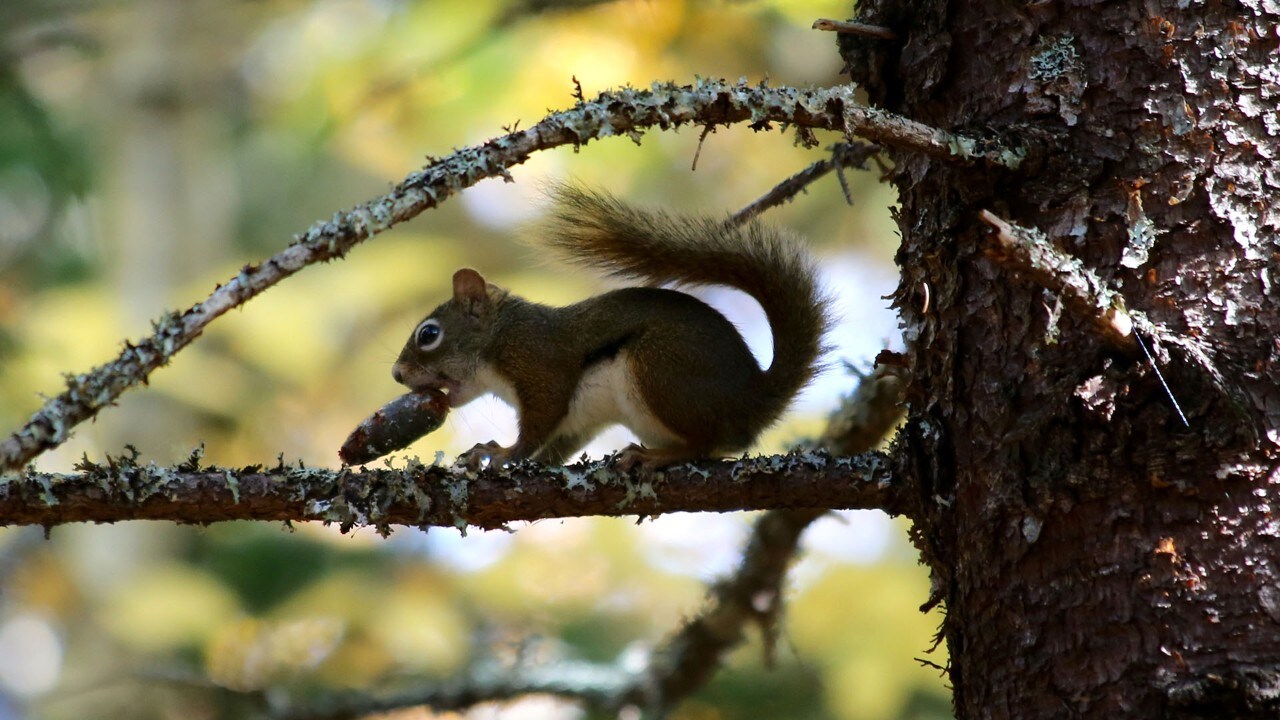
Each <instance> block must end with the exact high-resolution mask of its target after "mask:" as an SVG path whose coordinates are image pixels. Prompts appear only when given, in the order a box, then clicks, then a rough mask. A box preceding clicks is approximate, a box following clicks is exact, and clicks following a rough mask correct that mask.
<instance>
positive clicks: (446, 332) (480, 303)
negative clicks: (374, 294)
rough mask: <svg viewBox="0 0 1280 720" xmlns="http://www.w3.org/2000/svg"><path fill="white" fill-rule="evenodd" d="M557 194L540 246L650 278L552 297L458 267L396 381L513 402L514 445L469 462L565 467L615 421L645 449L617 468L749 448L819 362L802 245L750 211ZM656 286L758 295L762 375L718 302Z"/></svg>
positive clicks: (819, 336)
mask: <svg viewBox="0 0 1280 720" xmlns="http://www.w3.org/2000/svg"><path fill="white" fill-rule="evenodd" d="M552 195H553V199H554V203H553V209H552V211H551V213H550V217H549V219H548V221H547V222H546V223H545V224H544V225H543V226H542V227H541V228H540V233H539V236H538V237H537V238H536V239H535V242H536V243H537V244H540V245H542V246H545V247H547V248H550V249H552V250H555V251H558V252H560V253H563V254H564V255H566V256H567V257H568V258H569V259H570V260H572V261H573V262H575V263H577V264H579V265H583V266H586V267H589V268H593V269H596V270H602V271H604V272H605V273H607V274H611V275H616V276H622V277H630V278H638V279H641V280H643V281H645V282H647V283H649V285H650V286H647V287H627V288H622V289H619V290H613V291H610V292H606V293H604V294H602V295H597V296H595V297H591V298H588V299H586V300H583V301H581V302H578V303H575V304H572V305H568V306H565V307H549V306H546V305H540V304H538V303H533V302H529V301H527V300H525V299H523V298H520V297H517V296H515V295H513V294H511V293H509V292H507V291H506V290H503V289H502V288H500V287H498V286H496V285H494V284H493V283H489V282H486V281H485V279H484V278H483V277H482V276H481V275H480V273H478V272H476V271H475V270H472V269H469V268H463V269H461V270H458V271H457V272H456V273H455V274H454V276H453V297H452V298H451V299H449V300H447V301H445V302H444V303H443V304H441V305H440V306H439V307H437V308H436V309H435V310H433V311H432V312H431V314H430V315H428V316H427V317H426V318H425V319H424V320H423V321H422V322H420V323H419V324H418V325H417V327H416V328H414V330H413V333H412V334H411V335H410V336H409V340H408V342H406V343H405V346H404V349H403V350H401V351H400V356H399V358H398V359H397V360H396V363H395V366H394V368H393V369H392V376H393V377H394V378H395V380H396V382H399V383H402V384H404V385H406V386H408V387H409V388H411V389H413V390H415V391H425V390H444V391H445V392H447V393H448V403H449V406H450V407H459V406H461V405H465V404H467V403H469V402H471V401H472V400H474V399H475V398H477V397H479V396H481V395H483V394H485V393H493V394H494V395H496V396H497V397H499V398H501V399H502V400H503V401H505V402H507V403H509V404H510V405H512V406H513V407H515V409H516V411H517V414H518V416H519V424H520V430H519V436H518V439H517V440H516V442H515V444H514V445H512V446H511V447H501V446H499V445H498V444H497V443H496V442H490V443H485V444H481V445H477V446H476V447H475V448H473V449H472V450H470V451H468V452H467V453H465V454H464V455H463V457H462V460H463V461H465V462H469V463H472V464H478V462H479V461H480V460H482V459H483V458H484V457H489V458H490V461H491V462H492V463H494V464H501V463H504V462H507V461H516V460H524V459H533V460H536V461H539V462H542V463H545V464H560V463H563V462H564V461H565V459H566V458H568V457H570V456H572V455H573V454H574V453H575V452H576V451H578V450H579V449H580V448H581V447H582V446H583V445H584V444H586V443H587V442H588V441H589V440H591V438H592V437H594V436H595V435H596V434H597V433H599V432H600V431H601V430H603V429H604V428H606V427H608V426H610V425H614V424H619V425H623V426H624V427H626V428H628V429H629V430H631V431H632V432H633V433H635V435H636V436H637V437H639V439H640V441H641V443H643V445H641V446H636V445H632V446H631V447H629V448H627V449H626V450H624V451H623V453H622V455H621V456H620V458H619V463H620V464H621V465H623V466H624V467H628V468H629V467H631V466H633V465H637V464H639V465H642V466H645V467H651V468H655V467H662V466H665V465H670V464H674V463H679V462H684V461H688V460H694V459H698V458H706V457H713V456H725V455H728V454H731V453H736V452H740V451H742V450H744V449H746V448H747V447H748V446H749V445H751V444H752V443H753V442H754V441H755V439H756V437H757V436H758V435H759V434H760V433H761V431H763V430H764V429H765V428H766V427H768V426H769V425H771V424H772V423H773V422H774V421H776V420H777V419H778V417H779V416H780V415H781V414H782V413H783V412H784V411H785V410H786V408H787V405H788V404H790V402H791V400H792V399H793V398H794V397H795V396H796V394H797V393H798V392H799V391H800V389H801V388H803V387H804V386H805V385H806V384H807V383H808V382H809V381H810V380H811V379H812V378H813V376H814V374H815V373H816V371H817V367H818V358H819V355H820V354H821V352H822V349H823V345H822V342H823V335H824V334H825V332H826V330H827V327H828V325H829V322H830V320H829V309H828V305H829V301H828V299H827V298H826V296H825V295H824V294H823V292H822V291H821V290H820V289H819V287H818V282H817V279H816V274H815V271H814V267H813V263H812V261H811V260H810V258H809V256H808V254H807V253H806V252H805V251H804V249H803V248H802V247H801V246H800V245H799V244H798V243H797V242H796V241H794V240H792V239H790V238H788V237H786V236H784V235H783V234H781V233H780V232H778V231H777V230H774V229H771V228H769V227H767V226H765V225H763V224H761V223H759V222H756V221H751V222H748V223H746V224H743V225H731V224H729V223H727V222H726V221H724V220H720V219H714V218H704V217H689V216H682V215H674V214H669V213H666V212H661V211H656V212H655V211H645V210H640V209H637V208H634V207H631V206H629V205H626V204H624V203H623V202H621V201H619V200H617V199H615V198H613V197H612V196H610V195H607V194H604V193H601V192H595V191H590V190H584V189H581V188H577V187H572V186H559V187H557V188H556V189H554V190H553V191H552ZM667 282H680V283H696V284H717V285H728V286H730V287H734V288H738V289H739V290H742V291H744V292H746V293H747V294H749V295H751V296H752V297H754V298H755V299H756V300H757V301H758V302H759V303H760V305H761V307H763V308H764V312H765V315H766V316H767V318H768V320H769V326H770V328H771V330H772V332H773V361H772V363H771V364H770V366H769V369H768V370H762V369H761V368H760V366H759V365H758V364H757V363H756V360H755V358H754V357H753V356H752V355H751V351H750V350H748V349H747V344H746V343H745V342H744V341H743V339H742V336H741V335H739V334H738V331H737V329H735V328H734V326H733V325H732V324H731V323H730V322H729V321H728V320H727V319H726V318H725V317H724V316H723V315H721V314H720V313H719V312H717V311H716V310H714V309H712V308H711V307H710V306H708V305H707V304H706V303H704V302H702V301H701V300H698V299H697V298H694V297H693V296H691V295H688V294H686V293H682V292H679V291H676V290H668V289H664V288H659V287H653V286H655V285H659V284H661V283H667Z"/></svg>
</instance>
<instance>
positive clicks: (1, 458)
mask: <svg viewBox="0 0 1280 720" xmlns="http://www.w3.org/2000/svg"><path fill="white" fill-rule="evenodd" d="M739 122H747V123H749V124H750V126H751V127H753V128H756V129H766V128H769V127H771V126H772V124H773V123H785V124H787V125H794V126H798V127H802V128H822V129H827V130H843V131H844V132H845V133H847V134H861V135H863V136H865V137H867V138H869V139H872V140H876V141H880V142H885V143H892V144H894V145H898V146H901V147H904V148H908V149H915V150H918V151H920V152H925V153H930V154H935V155H941V156H945V157H950V158H954V159H958V160H963V161H968V160H984V161H986V162H990V163H995V164H1001V165H1006V166H1010V167H1016V164H1017V163H1016V161H1017V159H1018V158H1019V152H1018V151H1015V150H1009V149H1005V148H986V149H982V148H981V146H980V144H979V143H978V142H977V141H975V140H972V139H969V138H964V137H961V136H958V135H954V134H951V133H947V132H944V131H942V130H938V129H935V128H931V127H928V126H927V125H923V124H921V123H917V122H914V121H912V120H908V119H906V118H903V117H900V116H896V115H893V114H891V113H887V112H884V111H881V110H876V109H872V108H867V107H864V106H860V105H858V104H857V103H856V101H855V100H854V98H853V88H852V87H851V86H840V87H834V88H823V89H818V90H810V91H802V90H797V89H795V88H790V87H780V88H771V87H765V86H763V85H758V86H750V85H747V84H745V83H737V84H730V83H726V82H723V81H710V80H703V81H699V82H698V83H697V84H696V85H692V86H690V85H675V84H673V83H655V84H654V85H653V86H652V88H650V89H648V90H637V89H633V88H624V89H621V90H612V91H607V92H603V93H601V94H600V95H598V96H597V97H596V98H595V99H594V100H592V101H590V102H585V103H578V104H577V105H575V106H574V107H573V108H571V109H569V110H564V111H561V112H554V113H551V114H550V115H548V116H546V117H545V118H543V119H542V120H541V121H540V122H538V123H537V124H535V125H533V126H532V127H530V128H529V129H527V130H520V131H515V132H511V133H508V134H506V135H503V136H501V137H498V138H495V139H493V140H490V141H488V142H486V143H483V144H480V145H475V146H472V147H469V148H464V149H462V150H458V151H456V152H454V153H452V154H451V155H449V156H447V157H445V158H442V159H439V160H436V161H434V162H432V163H431V164H430V165H428V166H426V167H425V168H424V169H422V170H420V171H416V172H413V173H411V174H410V175H409V176H408V177H406V178H405V179H404V180H402V181H401V182H400V184H399V185H397V186H396V187H395V188H394V189H392V191H391V192H389V193H387V194H386V195H383V196H381V197H378V198H375V199H373V200H370V201H369V202H366V203H364V204H361V205H357V206H356V207H354V208H352V209H351V210H347V211H344V212H339V213H336V214H334V216H333V218H332V219H331V220H327V221H321V222H317V223H315V224H313V225H312V226H311V227H310V228H309V229H308V230H307V231H306V232H304V233H301V234H299V235H297V236H295V238H294V241H293V243H292V244H291V245H289V247H287V248H285V249H284V250H282V251H280V252H279V253H277V254H276V255H274V256H272V257H271V258H269V259H267V260H266V261H265V262H263V263H261V264H258V265H252V264H251V265H246V266H244V268H243V269H241V271H240V273H239V274H237V275H236V276H235V277H233V278H231V279H229V280H228V281H227V282H226V283H224V284H222V285H219V286H218V287H217V288H216V289H215V290H214V291H213V293H212V294H210V295H209V297H208V298H206V299H205V300H204V301H203V302H200V303H197V304H195V305H193V306H191V307H189V308H187V309H186V310H184V311H182V312H170V313H168V314H166V315H164V316H162V317H161V318H160V319H158V320H156V321H155V322H154V323H153V328H154V333H153V334H152V335H151V336H149V337H147V338H145V339H143V340H142V341H140V342H137V343H129V342H126V343H125V347H124V349H123V350H122V351H121V352H120V354H119V355H118V356H117V357H116V359H115V360H113V361H111V362H109V363H106V364H104V365H100V366H98V367H97V368H94V369H93V370H92V371H90V372H88V373H84V374H81V375H74V376H72V375H69V376H67V378H66V386H67V389H66V390H64V391H63V392H62V393H60V394H59V395H57V396H56V397H53V398H50V399H49V400H48V401H47V402H45V404H44V406H43V407H41V408H40V409H39V410H37V411H36V412H35V414H33V415H32V416H31V418H30V419H29V420H28V421H27V422H26V424H25V425H23V427H21V428H19V429H18V430H16V431H14V432H13V434H12V435H10V436H9V438H8V439H6V440H4V441H3V442H0V472H3V471H5V470H13V469H17V468H19V467H21V466H23V465H24V464H26V463H28V462H30V461H31V459H32V458H34V457H36V456H37V455H39V454H40V453H42V452H44V451H46V450H49V449H51V448H54V447H57V446H58V445H60V444H62V443H63V442H65V441H66V439H67V438H68V437H69V435H70V432H71V429H72V428H74V427H75V426H76V425H78V424H80V423H82V422H84V421H85V420H88V419H90V418H92V417H94V416H95V415H97V413H98V412H99V411H100V410H101V409H103V408H104V407H107V406H108V405H111V404H113V403H114V402H115V401H116V399H117V398H118V397H120V394H121V393H123V392H124V391H125V390H127V389H129V388H131V387H134V386H136V385H138V384H141V383H145V382H146V380H147V377H148V376H149V375H150V374H151V372H152V371H154V370H155V369H156V368H158V367H160V366H162V365H165V364H167V363H168V362H169V360H170V359H171V358H172V357H173V356H174V354H175V353H177V352H178V351H180V350H181V349H182V348H184V347H186V346H187V345H189V344H190V343H191V342H192V341H193V340H195V339H196V338H197V337H199V335H200V334H201V333H202V332H203V331H204V329H205V327H207V326H208V325H209V323H211V322H213V320H215V319H216V318H218V317H219V316H221V315H223V314H224V313H226V312H227V311H228V310H231V309H233V308H235V307H238V306H240V305H242V304H244V303H245V302H246V301H248V300H249V299H251V298H253V297H255V296H257V295H259V294H260V293H262V292H263V291H265V290H266V289H267V288H269V287H271V286H273V285H275V284H276V283H278V282H280V281H281V280H284V279H285V278H287V277H289V276H291V275H293V274H294V273H296V272H298V271H299V270H301V269H302V268H304V267H306V266H307V265H311V264H314V263H318V262H324V261H328V260H333V259H335V258H340V257H342V256H343V255H344V254H346V252H347V251H349V250H350V249H351V248H352V247H354V246H355V245H356V244H358V243H360V242H362V241H364V240H366V239H368V238H370V237H372V236H374V235H377V234H378V233H381V232H383V231H385V230H387V229H389V228H391V227H393V226H395V225H398V224H400V223H402V222H404V221H406V220H410V219H412V218H414V217H416V216H417V215H419V214H420V213H422V212H423V211H425V210H428V209H430V208H433V207H436V206H437V205H439V204H440V203H442V202H444V201H445V200H446V199H448V198H449V197H451V196H452V195H454V194H456V193H458V192H460V191H462V190H463V189H465V188H467V187H470V186H471V185H474V184H475V183H477V182H479V181H480V180H483V179H485V178H492V177H501V178H503V179H505V180H508V181H510V180H511V174H510V172H509V168H511V167H513V166H515V165H519V164H520V163H523V162H524V161H525V160H527V159H528V158H529V156H530V155H532V154H533V153H534V152H537V151H540V150H546V149H548V148H553V147H558V146H562V145H572V146H574V147H578V146H581V145H584V144H586V143H588V142H590V141H592V140H596V139H600V138H605V137H611V136H616V135H625V136H627V137H630V138H631V139H633V140H636V141H639V139H640V136H641V134H642V133H643V131H644V130H646V129H648V128H651V127H660V128H662V129H668V128H673V127H679V126H681V125H687V124H697V125H728V124H732V123H739Z"/></svg>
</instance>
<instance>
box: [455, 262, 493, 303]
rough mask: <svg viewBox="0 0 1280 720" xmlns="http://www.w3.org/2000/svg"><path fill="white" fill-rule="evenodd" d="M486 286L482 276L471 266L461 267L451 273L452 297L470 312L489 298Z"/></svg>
mask: <svg viewBox="0 0 1280 720" xmlns="http://www.w3.org/2000/svg"><path fill="white" fill-rule="evenodd" d="M487 288H488V284H487V283H486V282H485V280H484V276H482V275H481V274H480V273H478V272H476V271H475V270H472V269H471V268H462V269H461V270H459V271H458V272H456V273H454V274H453V299H454V301H455V302H457V303H459V304H461V305H462V306H463V307H465V308H467V309H468V310H470V311H471V312H475V311H476V310H477V309H478V308H477V305H482V304H483V303H485V302H486V301H487V300H488V299H489V292H488V289H487Z"/></svg>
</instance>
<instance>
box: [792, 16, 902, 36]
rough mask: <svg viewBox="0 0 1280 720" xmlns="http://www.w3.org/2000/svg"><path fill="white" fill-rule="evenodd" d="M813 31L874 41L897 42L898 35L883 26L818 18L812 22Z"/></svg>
mask: <svg viewBox="0 0 1280 720" xmlns="http://www.w3.org/2000/svg"><path fill="white" fill-rule="evenodd" d="M813 29H814V30H825V31H827V32H837V33H840V34H842V35H858V36H861V37H867V38H873V39H875V40H897V39H898V33H896V32H894V31H893V30H890V29H889V28H887V27H884V26H883V25H867V24H866V23H857V22H849V21H847V20H831V19H829V18H818V19H817V20H814V21H813Z"/></svg>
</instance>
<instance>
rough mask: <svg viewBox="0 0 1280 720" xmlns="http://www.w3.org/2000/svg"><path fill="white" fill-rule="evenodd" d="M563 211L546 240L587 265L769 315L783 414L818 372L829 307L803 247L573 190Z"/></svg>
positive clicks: (560, 192)
mask: <svg viewBox="0 0 1280 720" xmlns="http://www.w3.org/2000/svg"><path fill="white" fill-rule="evenodd" d="M551 196H552V197H553V199H554V201H555V202H554V205H553V207H552V210H551V212H550V214H549V217H548V219H547V221H546V222H545V224H543V225H542V226H541V227H540V228H539V231H540V234H539V237H538V238H537V239H536V242H537V243H538V244H540V245H544V246H547V247H550V248H553V249H555V250H557V251H559V252H561V253H563V254H564V255H565V256H567V257H568V258H569V259H571V260H572V261H574V262H576V263H577V264H580V265H583V266H585V267H590V268H594V269H597V270H601V271H604V272H606V273H608V274H611V275H617V276H623V277H634V278H642V279H644V280H648V281H650V282H652V283H655V284H657V283H664V282H682V283H692V284H700V285H728V286H730V287H734V288H737V289H739V290H742V291H743V292H745V293H747V294H748V295H750V296H752V297H753V298H755V299H756V301H757V302H759V303H760V306H761V307H762V308H764V313H765V316H766V317H768V319H769V327H770V330H771V331H772V333H773V361H772V362H771V363H770V365H769V369H768V370H767V371H766V372H765V382H766V387H764V388H760V389H759V390H760V392H761V393H762V395H763V397H760V398H759V401H760V402H762V403H768V404H776V405H777V410H776V412H777V413H779V414H780V413H781V412H782V411H783V410H784V409H785V407H786V405H787V403H789V402H790V401H791V399H792V398H793V397H795V394H796V393H797V392H799V391H800V389H801V388H803V387H804V386H805V384H807V383H808V382H809V380H810V379H812V378H813V376H814V374H815V373H816V372H817V370H818V357H819V355H821V353H822V351H823V335H824V334H825V333H826V330H827V327H828V325H829V322H830V317H829V313H828V305H829V300H828V298H827V297H826V295H825V294H824V293H823V292H822V290H821V289H820V288H819V286H818V282H817V277H816V273H815V271H814V267H813V263H812V261H811V260H810V258H809V255H808V253H807V252H805V250H804V248H803V247H801V246H800V244H799V243H798V242H797V241H795V240H793V239H791V238H789V237H787V236H785V235H783V234H782V233H780V232H779V231H778V230H776V229H773V228H770V227H768V226H767V225H764V224H762V223H760V222H758V221H755V220H752V221H749V222H747V223H745V224H741V225H735V224H730V223H729V222H727V220H720V219H715V218H708V217H699V216H686V215H676V214H671V213H667V212H663V211H651V210H639V209H637V208H634V207H631V206H629V205H627V204H625V203H623V202H621V201H619V200H618V199H617V198H614V197H613V196H611V195H608V194H606V193H600V192H595V191H591V190H586V189H583V188H580V187H575V186H572V185H557V186H554V187H553V188H552V190H551Z"/></svg>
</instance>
